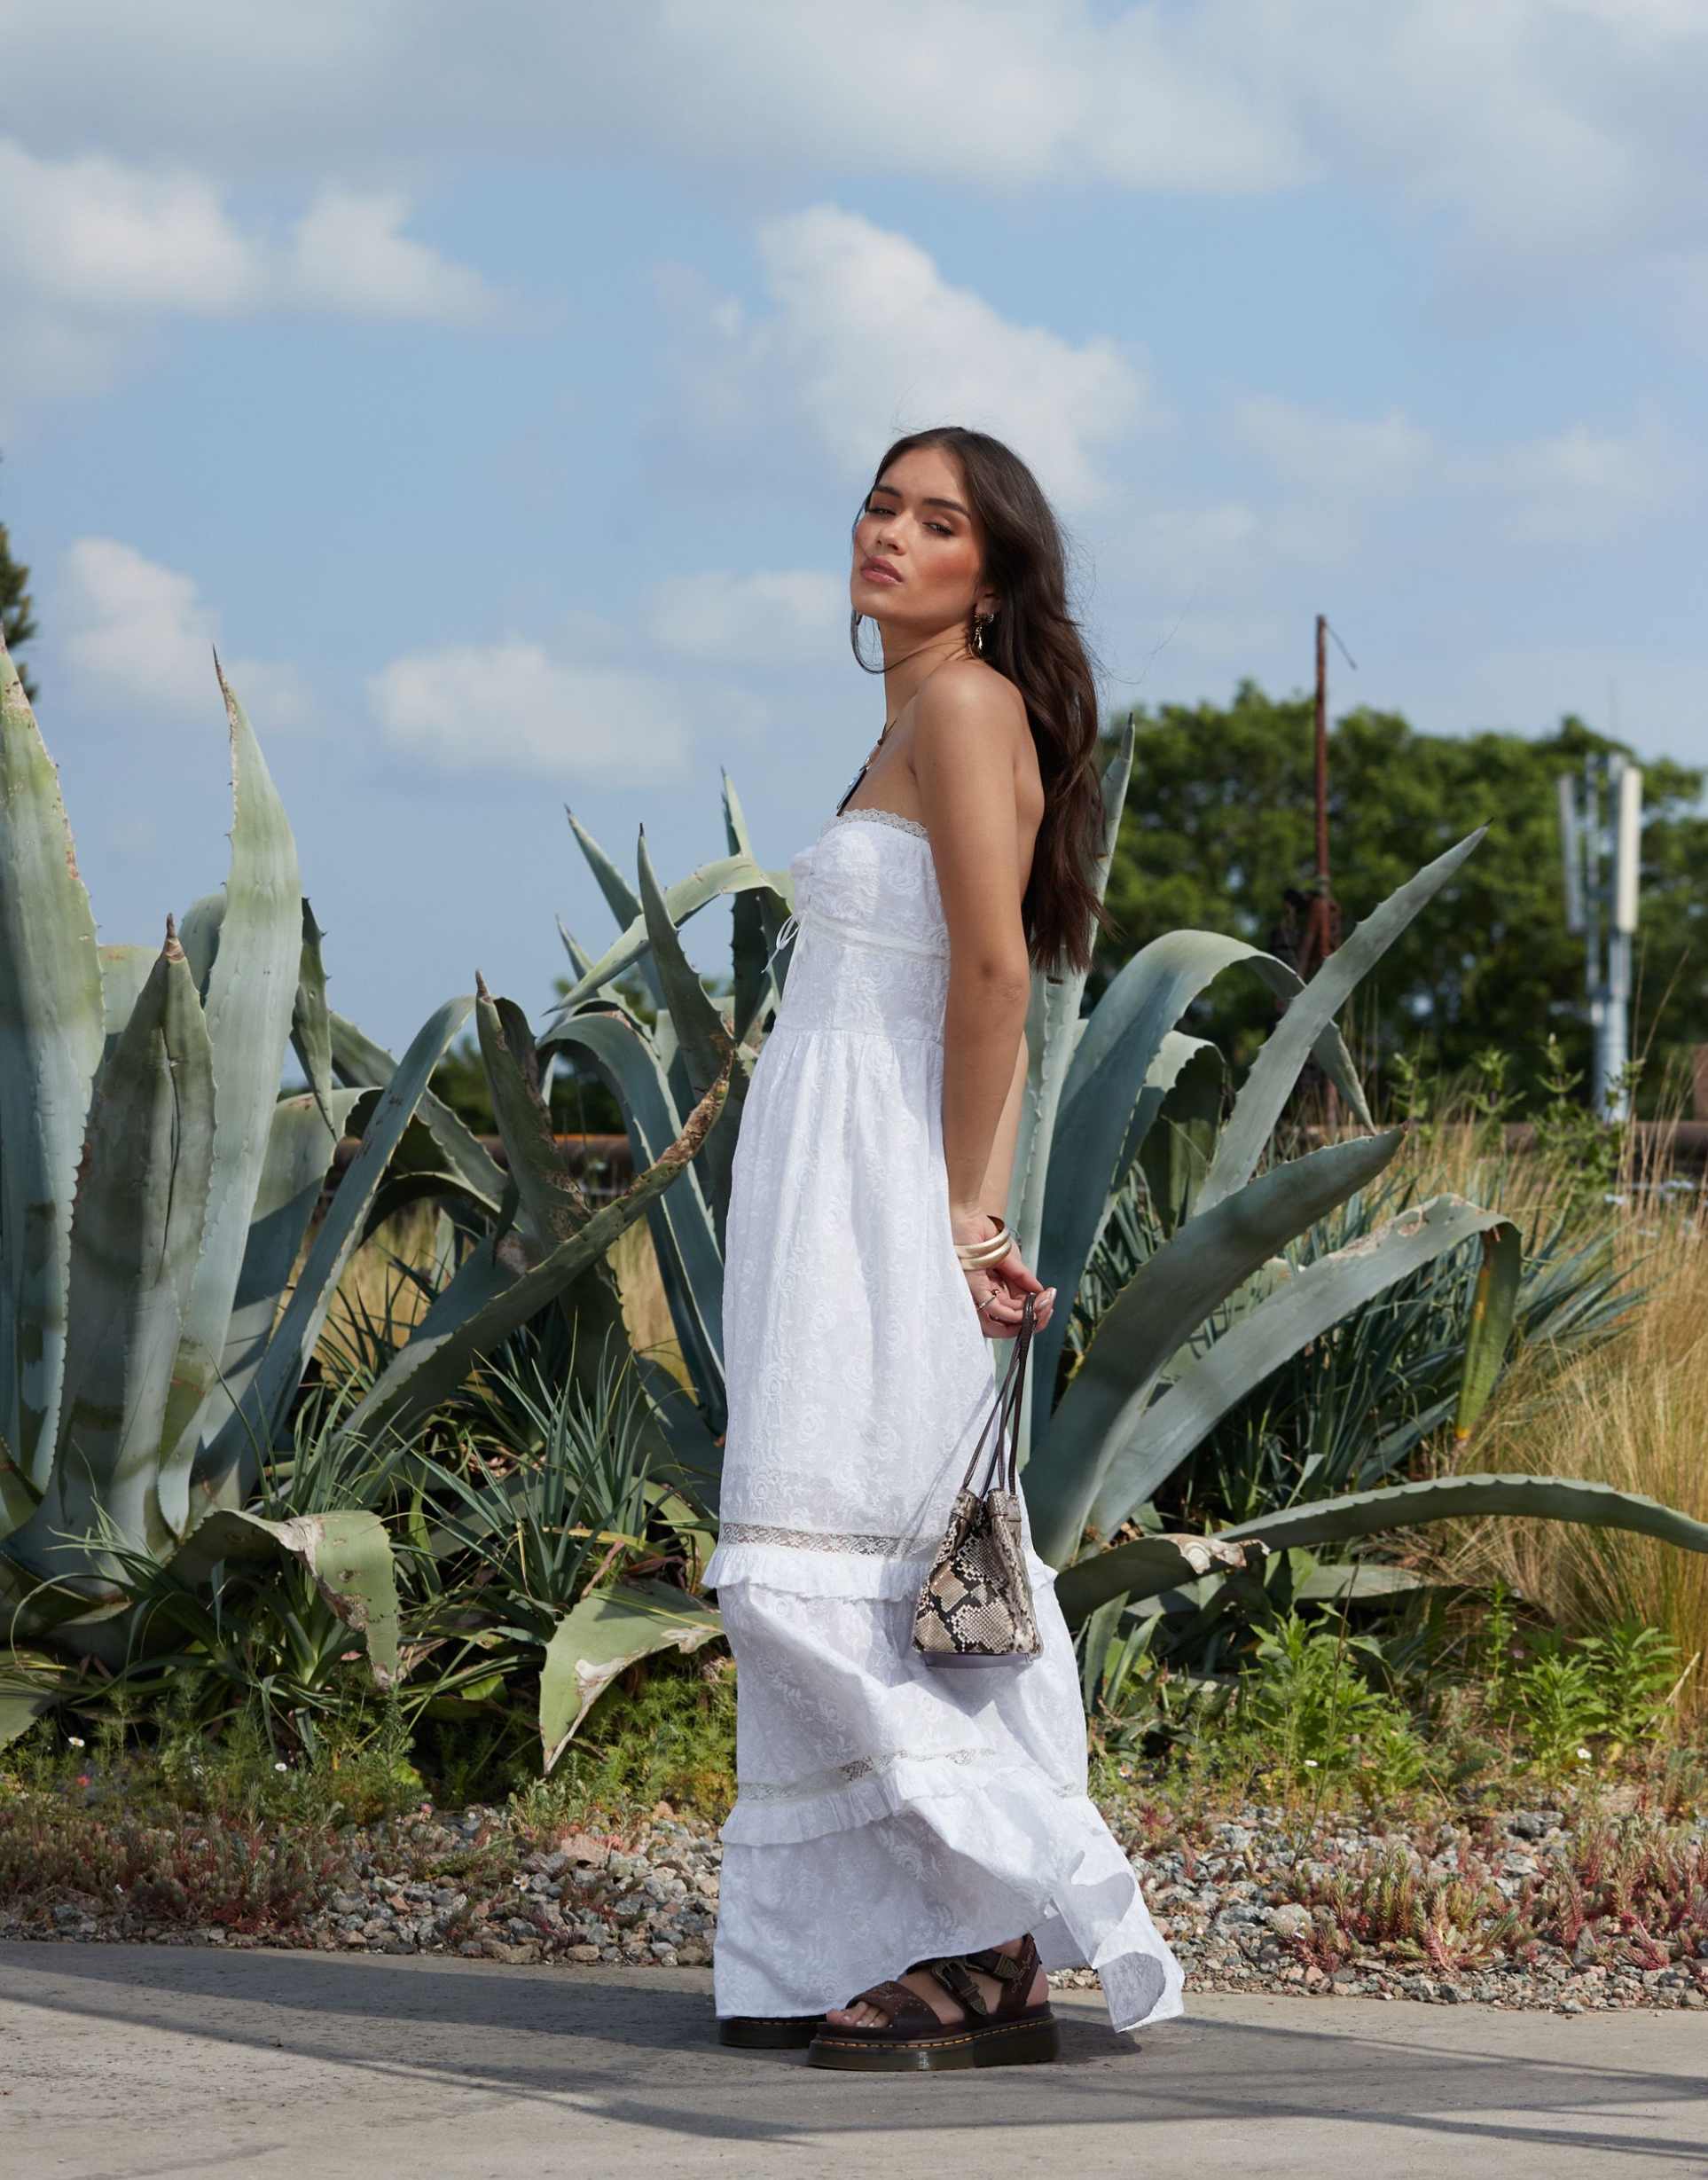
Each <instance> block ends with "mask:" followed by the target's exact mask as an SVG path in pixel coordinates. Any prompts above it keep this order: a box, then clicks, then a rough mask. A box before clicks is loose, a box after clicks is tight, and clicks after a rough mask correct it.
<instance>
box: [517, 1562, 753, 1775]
mask: <svg viewBox="0 0 1708 2180" xmlns="http://www.w3.org/2000/svg"><path fill="white" fill-rule="evenodd" d="M723 1630H724V1623H723V1621H722V1620H721V1619H719V1618H718V1616H717V1613H716V1612H715V1611H713V1610H712V1608H711V1607H710V1606H709V1605H708V1604H701V1602H700V1601H699V1600H698V1599H697V1598H694V1597H690V1596H688V1595H687V1593H686V1591H685V1590H680V1589H674V1588H671V1587H670V1584H669V1583H667V1582H631V1583H627V1584H623V1585H622V1586H620V1587H618V1588H612V1589H596V1590H594V1591H592V1594H591V1595H589V1596H585V1597H584V1598H582V1600H581V1602H580V1603H579V1604H577V1605H576V1608H575V1610H574V1611H571V1612H568V1613H566V1614H565V1615H564V1617H563V1618H562V1619H560V1621H559V1622H558V1624H557V1627H556V1628H555V1629H554V1630H553V1631H552V1640H551V1642H550V1643H547V1645H546V1649H545V1664H544V1665H543V1666H541V1668H540V1747H541V1753H542V1755H543V1757H544V1760H545V1770H547V1771H550V1770H551V1768H552V1766H553V1765H554V1764H555V1763H556V1762H557V1760H558V1759H559V1757H560V1756H561V1755H562V1753H563V1752H564V1750H565V1749H566V1748H567V1747H568V1745H569V1743H570V1741H571V1740H572V1739H573V1738H574V1737H575V1734H576V1729H577V1728H578V1727H579V1726H580V1724H581V1721H583V1719H584V1718H585V1717H586V1715H587V1713H588V1712H589V1711H590V1710H591V1709H592V1706H593V1704H594V1703H595V1701H596V1700H597V1699H598V1698H599V1696H600V1695H601V1694H602V1693H603V1692H604V1690H606V1689H607V1688H608V1687H609V1686H610V1684H611V1682H613V1681H614V1680H615V1678H616V1676H617V1674H619V1673H621V1672H622V1671H623V1669H624V1667H625V1666H631V1665H633V1664H634V1662H635V1660H636V1659H639V1658H649V1657H651V1656H652V1655H653V1653H654V1651H665V1650H674V1651H697V1650H698V1649H699V1648H700V1646H701V1643H709V1642H710V1640H711V1639H712V1637H713V1636H714V1635H721V1634H722V1633H723Z"/></svg>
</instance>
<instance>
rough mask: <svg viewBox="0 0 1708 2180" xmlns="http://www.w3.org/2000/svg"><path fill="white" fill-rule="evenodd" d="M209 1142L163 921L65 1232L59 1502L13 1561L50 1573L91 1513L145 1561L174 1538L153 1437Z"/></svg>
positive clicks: (197, 1064) (201, 1215) (192, 1030)
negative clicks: (54, 1553) (65, 1532)
mask: <svg viewBox="0 0 1708 2180" xmlns="http://www.w3.org/2000/svg"><path fill="white" fill-rule="evenodd" d="M214 1144H215V1109H214V1055H213V1047H212V1043H211V1040H210V1039H209V1037H208V1024H207V1021H206V1018H205V1017H204V1016H203V1013H202V1008H201V1002H200V999H199V998H198V997H197V994H196V987H195V984H194V982H193V981H192V977H191V974H190V967H189V963H188V962H187V961H185V959H184V949H183V948H182V947H181V946H180V945H178V941H177V935H176V931H175V929H174V928H173V925H172V922H171V920H170V919H169V918H168V921H167V927H166V942H165V945H163V947H162V948H161V953H160V957H159V959H158V960H157V961H156V962H155V964H154V967H153V970H152V971H151V973H150V975H149V979H148V982H147V984H145V985H144V987H143V990H142V993H141V996H140V997H139V998H138V1000H137V1004H136V1006H135V1007H134V1008H132V1009H131V1013H130V1019H129V1022H128V1023H126V1024H125V1027H124V1030H123V1031H122V1032H121V1035H120V1038H119V1040H118V1042H117V1044H116V1045H115V1046H114V1048H113V1055H112V1057H111V1059H110V1060H109V1061H108V1062H107V1063H106V1066H105V1067H104V1068H103V1069H102V1070H101V1077H100V1080H99V1082H98V1085H97V1086H96V1091H95V1098H94V1103H93V1106H92V1108H91V1110H90V1119H89V1133H88V1137H87V1141H86V1143H85V1147H84V1153H83V1170H82V1176H81V1178H80V1180H79V1183H78V1188H77V1207H76V1213H75V1216H74V1219H73V1222H72V1229H71V1276H70V1287H69V1304H68V1306H69V1315H70V1337H69V1339H68V1341H67V1347H66V1377H65V1388H66V1397H65V1410H64V1415H63V1419H62V1422H61V1424H60V1446H59V1464H58V1470H57V1473H56V1476H55V1478H54V1482H55V1485H56V1486H57V1488H56V1489H55V1490H53V1491H52V1492H51V1493H50V1494H49V1496H48V1498H47V1499H46V1500H45V1501H44V1502H43V1508H42V1511H41V1513H40V1514H39V1515H38V1516H37V1517H36V1520H35V1523H33V1524H32V1525H31V1528H30V1529H29V1530H27V1531H25V1532H23V1533H20V1537H19V1539H18V1540H17V1547H16V1549H17V1556H18V1557H23V1558H26V1559H28V1560H32V1561H35V1562H36V1563H37V1564H43V1565H46V1564H51V1562H45V1561H40V1560H38V1558H37V1549H38V1545H39V1548H40V1549H45V1546H46V1536H45V1532H46V1531H47V1530H48V1529H50V1528H51V1527H53V1526H56V1525H57V1526H58V1527H60V1528H71V1529H75V1530H78V1531H80V1532H87V1531H89V1530H90V1529H92V1528H93V1527H94V1526H95V1523H96V1518H97V1517H96V1512H95V1509H96V1507H97V1505H99V1506H101V1507H104V1508H105V1509H106V1512H107V1513H108V1514H109V1515H110V1516H111V1517H112V1518H113V1520H114V1522H115V1523H116V1524H117V1525H118V1527H119V1529H120V1531H121V1533H123V1535H124V1536H125V1537H127V1538H128V1539H131V1540H134V1541H136V1542H137V1543H138V1544H141V1545H144V1546H145V1548H146V1549H148V1550H149V1551H151V1552H154V1553H159V1552H161V1551H162V1550H164V1549H165V1548H166V1547H167V1545H168V1543H169V1542H170V1541H172V1537H173V1535H174V1533H176V1530H177V1529H178V1528H181V1526H182V1518H181V1517H180V1518H179V1519H178V1521H176V1523H175V1522H173V1521H172V1520H171V1519H170V1517H169V1514H168V1510H167V1507H166V1505H165V1500H166V1496H167V1494H168V1492H169V1490H170V1488H171V1486H172V1485H173V1483H174V1481H176V1480H179V1479H177V1478H174V1476H173V1474H172V1472H171V1470H170V1468H169V1465H168V1461H167V1459H166V1455H167V1453H168V1446H167V1445H166V1444H163V1443H162V1434H163V1432H164V1431H165V1428H166V1424H167V1419H168V1405H169V1396H170V1393H171V1390H172V1373H173V1369H174V1368H175V1366H176V1361H177V1357H178V1353H179V1344H180V1338H181V1329H182V1320H183V1315H184V1311H185V1308H186V1306H187V1305H188V1302H189V1298H190V1294H191V1290H192V1282H193V1280H194V1277H195V1271H196V1264H197V1259H198V1254H199V1252H200V1249H201V1246H202V1236H203V1232H204V1227H205V1222H206V1220H207V1217H208V1189H209V1187H210V1185H211V1180H212V1174H213V1168H214ZM56 1502H57V1504H56ZM37 1530H40V1531H42V1532H43V1535H42V1537H41V1538H40V1539H39V1540H38V1539H37V1538H36V1537H35V1534H34V1533H35V1531H37Z"/></svg>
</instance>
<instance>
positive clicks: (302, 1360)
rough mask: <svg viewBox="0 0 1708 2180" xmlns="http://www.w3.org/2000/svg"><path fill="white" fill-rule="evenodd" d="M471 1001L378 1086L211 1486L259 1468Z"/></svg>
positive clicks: (437, 1017)
mask: <svg viewBox="0 0 1708 2180" xmlns="http://www.w3.org/2000/svg"><path fill="white" fill-rule="evenodd" d="M473 1004H474V1002H473V1000H471V999H468V998H460V997H459V998H458V999H454V1000H446V1001H445V1003H444V1005H443V1007H440V1008H437V1009H436V1010H435V1012H434V1013H433V1014H432V1015H430V1016H428V1018H427V1021H426V1022H425V1023H423V1024H422V1026H421V1027H420V1029H419V1030H418V1031H416V1033H415V1037H414V1039H413V1040H412V1041H411V1045H410V1048H409V1050H408V1051H407V1052H406V1053H405V1054H404V1055H403V1061H402V1063H401V1064H400V1065H399V1067H398V1069H397V1071H396V1074H395V1075H394V1076H393V1077H392V1078H391V1080H390V1081H389V1082H388V1084H387V1085H386V1086H385V1089H384V1090H383V1091H382V1092H381V1093H380V1101H379V1102H378V1104H377V1105H376V1106H375V1107H374V1109H373V1114H372V1118H371V1119H370V1120H369V1122H368V1125H367V1127H366V1129H365V1131H364V1133H363V1137H362V1146H361V1149H359V1150H358V1151H357V1152H356V1156H355V1157H354V1158H352V1159H351V1161H350V1163H349V1166H348V1167H347V1168H346V1169H345V1171H344V1172H343V1174H342V1176H341V1179H340V1180H339V1183H338V1187H337V1189H336V1190H335V1192H334V1193H333V1200H332V1203H331V1205H330V1206H329V1208H328V1209H327V1212H326V1215H325V1218H324V1219H322V1220H321V1222H320V1227H319V1231H318V1232H317V1234H316V1235H315V1238H314V1242H313V1244H312V1246H311V1247H310V1249H309V1256H308V1261H307V1262H306V1263H305V1264H304V1266H302V1275H301V1277H300V1278H299V1279H298V1281H297V1282H296V1285H295V1287H294V1290H293V1291H292V1294H291V1298H290V1300H289V1301H288V1302H287V1303H286V1306H285V1313H284V1315H283V1316H282V1317H281V1318H280V1319H279V1321H278V1329H277V1330H276V1331H275V1332H274V1334H273V1337H272V1338H271V1339H270V1341H269V1342H268V1345H267V1352H266V1353H265V1355H264V1356H263V1357H262V1362H261V1367H260V1368H259V1369H258V1370H257V1371H256V1372H255V1376H254V1378H253V1379H252V1381H251V1383H250V1385H249V1388H248V1392H247V1396H246V1397H245V1398H244V1400H243V1402H242V1405H241V1406H240V1407H239V1406H238V1405H237V1404H236V1403H228V1412H227V1415H226V1418H225V1420H224V1422H223V1423H222V1425H221V1428H220V1431H219V1432H218V1434H217V1436H216V1438H215V1441H214V1443H213V1445H212V1447H210V1448H209V1452H208V1458H207V1459H206V1461H205V1462H202V1463H200V1464H199V1465H198V1469H197V1475H198V1477H199V1478H202V1479H204V1480H205V1481H206V1482H207V1483H208V1486H209V1488H210V1490H212V1491H219V1492H222V1493H223V1492H224V1491H225V1490H226V1489H227V1488H229V1480H232V1479H234V1480H235V1481H236V1482H237V1483H238V1484H239V1486H240V1487H243V1488H247V1486H248V1485H249V1484H251V1483H253V1481H254V1479H255V1477H256V1476H257V1475H258V1474H259V1473H260V1462H261V1457H262V1454H263V1453H264V1452H265V1450H266V1449H267V1448H268V1447H270V1446H271V1444H272V1441H273V1436H274V1433H275V1432H276V1431H277V1430H278V1424H279V1422H280V1419H281V1418H282V1417H283V1415H284V1413H285V1410H286V1406H287V1405H288V1403H289V1401H290V1400H291V1397H292V1395H293V1394H294V1392H295V1391H296V1389H297V1387H298V1386H299V1385H300V1384H302V1376H303V1372H304V1371H305V1370H306V1369H307V1368H308V1367H309V1357H310V1356H311V1355H312V1354H313V1353H314V1351H315V1347H316V1345H317V1342H318V1340H319V1338H320V1334H321V1330H322V1329H323V1327H324V1326H325V1321H326V1314H327V1312H328V1311H329V1310H330V1309H331V1307H332V1300H333V1294H334V1292H335V1291H336V1290H337V1286H338V1282H339V1280H340V1279H341V1277H342V1275H343V1272H344V1267H345V1266H346V1265H347V1264H348V1263H349V1259H350V1255H351V1252H352V1251H354V1249H355V1248H356V1243H357V1240H358V1238H359V1237H360V1235H361V1231H362V1222H363V1219H364V1214H365V1212H366V1210H367V1206H368V1204H369V1202H370V1200H371V1199H372V1196H373V1194H374V1192H375V1190H376V1189H377V1188H379V1186H380V1181H381V1180H383V1179H384V1177H385V1172H386V1167H387V1164H388V1162H389V1160H390V1157H391V1154H392V1151H393V1149H394V1148H395V1147H396V1143H397V1141H398V1138H399V1137H400V1136H401V1135H402V1134H403V1129H404V1126H405V1125H406V1124H407V1122H408V1120H409V1118H410V1116H411V1114H412V1113H413V1112H414V1110H415V1108H416V1104H417V1102H419V1098H420V1096H421V1094H422V1092H423V1091H424V1090H425V1088H426V1086H427V1078H428V1077H429V1076H430V1075H431V1074H432V1072H433V1070H434V1069H435V1067H436V1066H437V1065H438V1063H439V1061H440V1060H441V1058H442V1057H443V1054H444V1050H445V1047H446V1046H447V1045H449V1043H450V1042H451V1039H452V1038H453V1037H454V1036H455V1035H456V1033H457V1031H458V1030H459V1029H460V1028H461V1027H462V1025H463V1023H464V1022H465V1021H466V1019H467V1016H468V1011H469V1008H470V1007H471V1006H472V1005H473Z"/></svg>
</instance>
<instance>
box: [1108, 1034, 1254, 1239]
mask: <svg viewBox="0 0 1708 2180" xmlns="http://www.w3.org/2000/svg"><path fill="white" fill-rule="evenodd" d="M1181 1045H1187V1046H1195V1047H1196V1048H1195V1050H1190V1051H1187V1052H1186V1053H1184V1054H1182V1053H1180V1052H1179V1047H1180V1046H1181ZM1170 1066H1171V1074H1170V1075H1169V1078H1168V1079H1167V1080H1166V1082H1165V1083H1164V1085H1163V1088H1162V1094H1161V1098H1160V1102H1159V1103H1158V1106H1157V1109H1156V1120H1157V1122H1158V1124H1159V1125H1156V1126H1155V1127H1152V1128H1148V1129H1146V1131H1145V1133H1144V1136H1143V1139H1142V1141H1141V1143H1140V1149H1139V1154H1138V1156H1139V1162H1140V1165H1141V1166H1142V1167H1143V1169H1144V1175H1145V1194H1146V1196H1147V1197H1148V1199H1149V1203H1150V1207H1151V1210H1152V1212H1154V1213H1155V1214H1156V1219H1157V1222H1158V1224H1159V1225H1160V1226H1161V1227H1162V1229H1163V1233H1164V1234H1165V1235H1169V1234H1175V1233H1178V1232H1179V1228H1180V1227H1183V1226H1184V1225H1185V1224H1186V1222H1187V1219H1190V1218H1191V1216H1192V1214H1193V1212H1195V1210H1196V1209H1197V1200H1198V1194H1199V1191H1200V1190H1201V1189H1202V1188H1203V1181H1204V1176H1205V1174H1207V1173H1208V1172H1209V1171H1210V1159H1211V1158H1212V1157H1214V1155H1215V1150H1216V1136H1217V1133H1218V1130H1219V1128H1220V1126H1221V1117H1222V1091H1223V1088H1224V1086H1225V1085H1226V1079H1227V1070H1226V1066H1225V1065H1224V1063H1223V1061H1222V1055H1221V1054H1220V1053H1219V1052H1218V1051H1217V1049H1216V1047H1215V1046H1214V1045H1206V1044H1199V1043H1198V1042H1197V1040H1196V1039H1193V1038H1183V1037H1180V1036H1179V1035H1178V1033H1176V1032H1173V1031H1171V1033H1170V1035H1169V1036H1168V1037H1166V1038H1165V1039H1163V1049H1162V1051H1161V1052H1160V1053H1159V1054H1158V1055H1157V1056H1156V1060H1155V1061H1154V1062H1153V1063H1152V1064H1151V1070H1150V1074H1149V1075H1148V1076H1147V1077H1146V1078H1145V1079H1146V1088H1147V1092H1148V1090H1149V1086H1150V1084H1151V1082H1152V1080H1153V1079H1154V1078H1155V1077H1156V1073H1157V1070H1158V1069H1159V1068H1160V1069H1164V1070H1167V1069H1169V1068H1170ZM1122 1178H1124V1175H1123V1174H1122V1173H1120V1172H1117V1175H1116V1180H1117V1184H1118V1182H1119V1180H1121V1179H1122Z"/></svg>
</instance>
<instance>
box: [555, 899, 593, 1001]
mask: <svg viewBox="0 0 1708 2180" xmlns="http://www.w3.org/2000/svg"><path fill="white" fill-rule="evenodd" d="M557 921H558V937H560V939H561V940H562V941H563V951H564V952H565V953H567V954H568V957H569V967H570V968H571V969H573V970H574V972H575V981H576V983H577V984H579V983H580V981H581V979H582V978H583V977H584V976H585V975H586V974H587V972H588V970H589V969H590V968H592V966H593V957H592V954H591V953H588V951H587V949H586V947H585V946H584V945H582V943H581V941H580V940H579V939H578V938H577V937H576V935H575V933H574V932H573V931H572V930H570V929H569V927H568V924H566V923H565V921H564V920H563V918H562V917H561V916H560V917H559V918H558V920H557Z"/></svg>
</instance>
